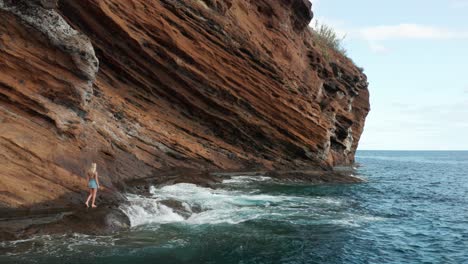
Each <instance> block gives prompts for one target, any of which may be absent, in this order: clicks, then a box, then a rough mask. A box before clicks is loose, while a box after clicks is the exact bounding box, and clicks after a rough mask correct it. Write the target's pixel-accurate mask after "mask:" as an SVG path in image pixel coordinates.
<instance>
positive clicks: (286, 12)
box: [0, 0, 369, 208]
mask: <svg viewBox="0 0 468 264" xmlns="http://www.w3.org/2000/svg"><path fill="white" fill-rule="evenodd" d="M310 10H311V4H310V2H309V1H307V0H275V1H273V0H255V1H248V0H158V1H142V0H139V1H138V0H126V1H117V0H80V1H73V0H72V1H53V0H52V1H47V0H0V175H1V177H0V207H4V208H29V207H32V206H34V205H38V204H40V205H41V206H45V207H47V206H50V207H56V206H65V205H68V204H78V203H81V202H82V201H81V200H82V199H83V197H84V192H85V191H86V190H83V187H84V186H86V183H85V179H84V171H85V169H86V168H88V167H89V164H90V163H91V162H92V161H96V162H97V163H98V171H99V172H100V175H101V182H102V183H103V185H104V186H105V187H106V189H105V191H104V193H106V192H108V193H112V192H113V191H114V190H117V189H119V188H120V187H121V186H122V184H123V183H124V182H126V181H129V180H135V179H140V178H145V177H153V176H154V177H157V176H158V173H159V172H160V171H163V170H167V169H170V168H192V169H197V170H218V171H219V170H245V169H267V170H276V169H296V168H309V167H317V168H322V169H329V168H331V167H332V166H335V165H346V164H351V163H353V162H354V154H355V151H356V148H357V145H358V142H359V138H360V135H361V133H362V131H363V127H364V121H365V118H366V115H367V113H368V111H369V93H368V89H367V85H368V84H367V80H366V76H365V75H364V74H363V73H362V71H361V70H360V69H358V68H357V67H356V66H355V65H354V64H353V62H352V61H351V60H349V59H348V58H346V57H344V56H343V55H341V54H340V53H338V52H336V51H334V50H332V49H329V50H324V48H323V47H322V46H320V45H317V41H316V40H315V39H314V36H313V34H311V32H310V30H309V29H308V24H309V22H310V20H311V19H312V16H313V14H312V12H311V11H310Z"/></svg>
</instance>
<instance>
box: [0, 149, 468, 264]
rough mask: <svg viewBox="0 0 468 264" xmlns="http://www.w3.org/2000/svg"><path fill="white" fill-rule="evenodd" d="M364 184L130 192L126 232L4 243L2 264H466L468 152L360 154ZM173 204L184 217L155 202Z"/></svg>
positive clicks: (249, 183)
mask: <svg viewBox="0 0 468 264" xmlns="http://www.w3.org/2000/svg"><path fill="white" fill-rule="evenodd" d="M356 158H357V161H358V163H359V164H360V165H361V166H359V167H358V168H357V171H356V174H357V175H358V176H360V177H362V178H365V179H366V180H367V182H366V183H363V184H350V185H318V186H317V185H315V186H314V185H304V184H281V183H275V182H274V181H273V180H272V179H270V178H268V177H248V176H242V175H239V176H238V177H234V178H233V179H231V180H226V181H224V183H223V184H222V186H221V188H219V189H217V190H211V189H207V188H201V187H197V186H194V185H190V184H177V185H173V186H166V187H164V188H161V189H157V188H153V189H152V190H151V191H152V193H153V197H152V198H143V197H139V196H134V195H129V199H130V201H131V206H127V207H124V208H123V210H124V211H125V212H126V213H127V214H128V215H129V216H130V218H131V221H132V225H133V226H134V227H133V228H132V230H131V231H129V232H125V233H120V234H117V235H114V236H109V237H93V236H83V235H78V234H75V235H71V236H46V237H36V238H31V239H29V240H25V241H16V242H2V243H0V254H1V255H0V263H10V262H11V263H131V264H137V263H468V210H467V205H468V175H467V172H468V152H400V151H360V152H358V154H357V157H356ZM163 199H177V200H179V201H181V202H183V203H184V205H185V206H186V207H187V211H189V212H190V210H191V208H195V207H201V208H202V209H203V210H202V212H198V211H197V212H194V213H191V215H190V217H189V218H188V219H185V218H184V217H182V216H181V215H179V214H177V213H176V212H174V211H173V210H171V209H170V208H168V207H165V206H164V205H162V204H161V203H160V201H161V200H163Z"/></svg>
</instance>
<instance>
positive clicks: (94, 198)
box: [91, 189, 97, 208]
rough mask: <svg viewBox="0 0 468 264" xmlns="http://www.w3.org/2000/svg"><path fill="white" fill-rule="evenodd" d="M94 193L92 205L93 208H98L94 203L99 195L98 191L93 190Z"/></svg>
mask: <svg viewBox="0 0 468 264" xmlns="http://www.w3.org/2000/svg"><path fill="white" fill-rule="evenodd" d="M92 192H93V203H92V204H91V207H93V208H94V207H97V206H96V204H95V203H94V201H96V195H97V189H93V190H92Z"/></svg>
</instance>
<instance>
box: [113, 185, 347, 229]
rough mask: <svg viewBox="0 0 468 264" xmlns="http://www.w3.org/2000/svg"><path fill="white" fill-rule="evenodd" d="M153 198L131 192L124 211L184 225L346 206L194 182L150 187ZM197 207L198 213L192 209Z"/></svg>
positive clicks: (143, 220)
mask: <svg viewBox="0 0 468 264" xmlns="http://www.w3.org/2000/svg"><path fill="white" fill-rule="evenodd" d="M150 193H151V197H142V196H138V195H128V199H129V201H130V204H129V205H127V206H125V207H123V208H122V210H123V211H124V212H125V213H126V214H127V215H128V216H129V218H130V221H131V225H132V226H138V225H143V224H149V223H156V224H164V223H174V222H181V223H184V224H195V225H199V224H222V223H226V224H238V223H242V222H245V221H249V220H254V219H279V218H281V217H282V216H283V217H287V216H288V215H291V214H292V213H294V212H297V213H298V214H302V213H304V212H309V211H310V210H315V211H320V210H323V208H332V207H340V206H342V203H343V202H342V201H341V200H340V199H338V198H332V197H300V196H287V195H268V194H261V193H258V192H257V191H252V192H250V193H247V192H245V191H236V190H226V189H210V188H204V187H200V186H197V185H194V184H187V183H179V184H175V185H169V186H164V187H162V188H155V187H151V188H150ZM167 200H175V201H177V202H178V203H180V204H181V205H182V207H183V208H182V209H183V210H184V211H185V213H186V214H188V215H186V214H184V216H185V217H183V216H182V215H180V214H179V213H180V211H179V210H180V209H177V210H173V209H171V208H170V207H168V206H165V205H163V204H161V202H162V201H167ZM194 207H197V208H199V209H200V210H196V213H194V212H192V208H194Z"/></svg>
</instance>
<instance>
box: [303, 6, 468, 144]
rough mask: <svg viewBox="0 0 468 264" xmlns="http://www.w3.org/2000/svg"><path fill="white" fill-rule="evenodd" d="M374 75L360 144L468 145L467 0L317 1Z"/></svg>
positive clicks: (323, 18)
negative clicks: (368, 110)
mask: <svg viewBox="0 0 468 264" xmlns="http://www.w3.org/2000/svg"><path fill="white" fill-rule="evenodd" d="M312 3H313V7H312V9H313V11H314V14H315V18H316V19H318V20H319V21H320V22H323V23H325V24H328V25H330V26H332V27H333V28H335V30H336V31H337V32H338V33H339V34H343V35H344V34H346V38H345V41H344V47H345V48H346V49H347V50H348V55H349V56H350V57H351V58H352V59H353V60H354V61H355V63H356V64H357V65H359V66H362V67H364V69H365V73H366V74H367V76H368V79H369V83H370V86H369V90H370V93H371V112H370V114H369V116H368V118H367V121H366V126H365V131H364V133H363V135H362V138H361V141H360V144H359V149H361V150H364V149H379V150H384V149H385V150H387V149H388V150H468V0H439V1H436V0H393V1H375V0H353V1H344V0H312Z"/></svg>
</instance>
